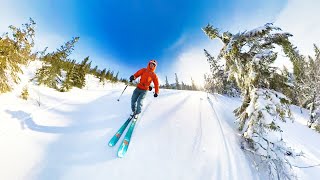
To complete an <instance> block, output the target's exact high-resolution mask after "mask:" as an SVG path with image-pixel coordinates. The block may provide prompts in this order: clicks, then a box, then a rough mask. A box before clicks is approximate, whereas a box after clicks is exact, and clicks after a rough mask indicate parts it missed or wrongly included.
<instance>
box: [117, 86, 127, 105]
mask: <svg viewBox="0 0 320 180" xmlns="http://www.w3.org/2000/svg"><path fill="white" fill-rule="evenodd" d="M127 87H128V84H127V85H126V87H125V88H124V90H123V91H122V93H121V95H120V97H119V98H118V101H120V98H121V96H122V94H123V93H124V91H125V90H126V89H127Z"/></svg>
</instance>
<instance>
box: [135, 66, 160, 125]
mask: <svg viewBox="0 0 320 180" xmlns="http://www.w3.org/2000/svg"><path fill="white" fill-rule="evenodd" d="M156 67H157V61H156V60H150V61H149V63H148V66H147V68H142V69H140V70H139V71H137V72H136V73H135V74H134V75H132V76H130V82H132V81H133V80H135V79H136V78H138V77H141V78H140V82H139V84H138V85H137V87H136V89H135V90H134V91H133V94H132V97H131V110H132V113H131V116H132V117H134V119H137V118H138V115H139V114H140V113H141V108H142V105H143V100H144V98H145V97H146V95H147V90H149V91H151V90H152V87H151V86H150V83H151V81H152V82H153V84H154V88H155V93H154V95H153V96H154V97H158V94H159V82H158V76H157V75H156V73H155V72H154V71H155V70H156Z"/></svg>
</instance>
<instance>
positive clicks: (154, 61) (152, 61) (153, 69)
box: [147, 60, 157, 72]
mask: <svg viewBox="0 0 320 180" xmlns="http://www.w3.org/2000/svg"><path fill="white" fill-rule="evenodd" d="M151 63H155V64H156V65H155V66H154V67H153V68H151V67H150V64H151ZM156 68H157V61H156V60H150V61H149V63H148V66H147V69H148V70H150V71H152V72H154V71H155V70H156Z"/></svg>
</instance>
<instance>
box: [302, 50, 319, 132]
mask: <svg viewBox="0 0 320 180" xmlns="http://www.w3.org/2000/svg"><path fill="white" fill-rule="evenodd" d="M314 51H315V58H312V57H311V56H309V58H308V61H306V63H305V66H304V67H303V70H304V71H303V76H302V77H300V79H299V80H298V81H297V86H298V89H299V92H300V94H299V98H300V102H301V106H303V107H306V108H308V109H309V112H310V118H309V122H308V126H309V127H312V126H316V125H320V94H319V92H320V71H319V69H320V50H319V48H318V47H317V46H316V45H314Z"/></svg>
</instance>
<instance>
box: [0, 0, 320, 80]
mask: <svg viewBox="0 0 320 180" xmlns="http://www.w3.org/2000/svg"><path fill="white" fill-rule="evenodd" d="M62 2H63V1H54V2H53V1H50V2H42V1H39V0H33V1H30V2H24V1H19V0H14V1H5V2H4V5H3V10H2V11H1V12H0V21H1V22H2V23H1V24H0V31H1V33H4V32H8V30H9V29H8V26H9V25H14V26H16V27H20V26H21V24H23V23H26V22H28V19H29V18H32V19H33V20H34V21H35V22H36V23H37V24H36V37H35V43H36V47H35V49H37V50H43V49H44V48H45V47H48V50H49V51H54V50H56V49H57V48H59V47H60V46H61V45H63V44H64V43H65V42H67V41H69V40H70V39H71V38H72V37H76V36H79V37H80V40H79V42H78V43H77V44H76V46H75V50H74V51H73V53H72V55H71V56H70V58H74V59H76V60H77V61H81V60H83V59H84V58H85V57H87V56H89V57H90V61H92V64H93V65H92V66H95V65H98V67H99V69H103V68H106V69H111V70H113V71H115V73H116V72H117V71H119V76H120V77H121V78H126V79H128V78H129V76H130V75H131V74H133V73H135V72H136V71H137V70H138V69H140V68H143V67H146V65H147V63H148V61H149V60H150V59H156V60H157V61H158V67H157V70H156V73H157V74H158V76H159V78H160V83H161V84H164V83H165V77H166V76H167V77H168V81H169V83H172V82H175V80H174V78H175V73H177V75H178V78H179V80H180V82H181V81H183V82H184V83H185V84H191V78H192V79H194V80H195V81H196V84H197V85H199V84H203V74H205V73H207V72H209V66H208V64H207V62H206V58H205V56H204V53H203V49H207V50H208V51H209V52H210V53H211V54H212V55H214V56H216V54H217V53H218V51H219V50H220V48H221V47H220V46H221V44H219V43H218V42H217V41H212V40H210V39H209V38H208V37H207V36H206V35H205V34H204V33H203V32H202V30H201V28H202V27H204V26H206V25H207V24H208V23H210V24H211V25H214V26H215V27H217V28H219V29H220V30H221V31H230V32H232V33H237V32H239V31H245V30H251V29H254V28H256V27H259V26H262V25H264V24H265V23H269V22H272V23H274V24H275V25H276V26H279V27H280V28H282V29H283V30H284V31H287V32H289V33H292V34H293V38H292V39H293V42H294V45H296V46H298V49H299V50H301V52H302V53H304V54H306V55H312V53H313V48H312V47H313V44H314V43H316V44H317V42H320V38H318V39H316V38H317V37H316V36H315V35H316V32H319V31H317V30H318V29H319V30H320V28H319V25H317V24H315V22H316V21H313V20H312V19H313V18H314V19H315V18H316V17H317V16H316V15H318V14H319V13H317V11H313V10H315V9H316V7H319V6H317V4H315V3H314V2H312V1H311V0H309V1H306V2H299V1H298V0H281V1H277V0H272V1H268V2H265V1H262V0H259V1H255V2H252V1H248V0H243V1H241V2H239V1H237V0H228V1H223V0H216V1H209V0H202V1H199V2H197V3H193V2H191V1H186V2H184V3H181V2H180V1H161V2H158V1H139V2H138V1H129V2H128V3H122V4H121V3H120V2H112V1H96V0H95V1H90V2H87V3H84V2H77V1H75V0H71V1H68V2H63V3H62ZM318 4H320V3H318ZM176 9H179V10H178V11H177V10H176ZM297 10H300V11H302V12H303V13H301V14H303V15H301V14H299V15H298V13H296V11H297ZM57 12H58V13H57ZM306 19H309V20H310V21H306ZM310 28H313V29H314V30H313V31H310ZM306 33H307V34H308V36H307V37H306ZM283 64H285V62H283Z"/></svg>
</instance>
